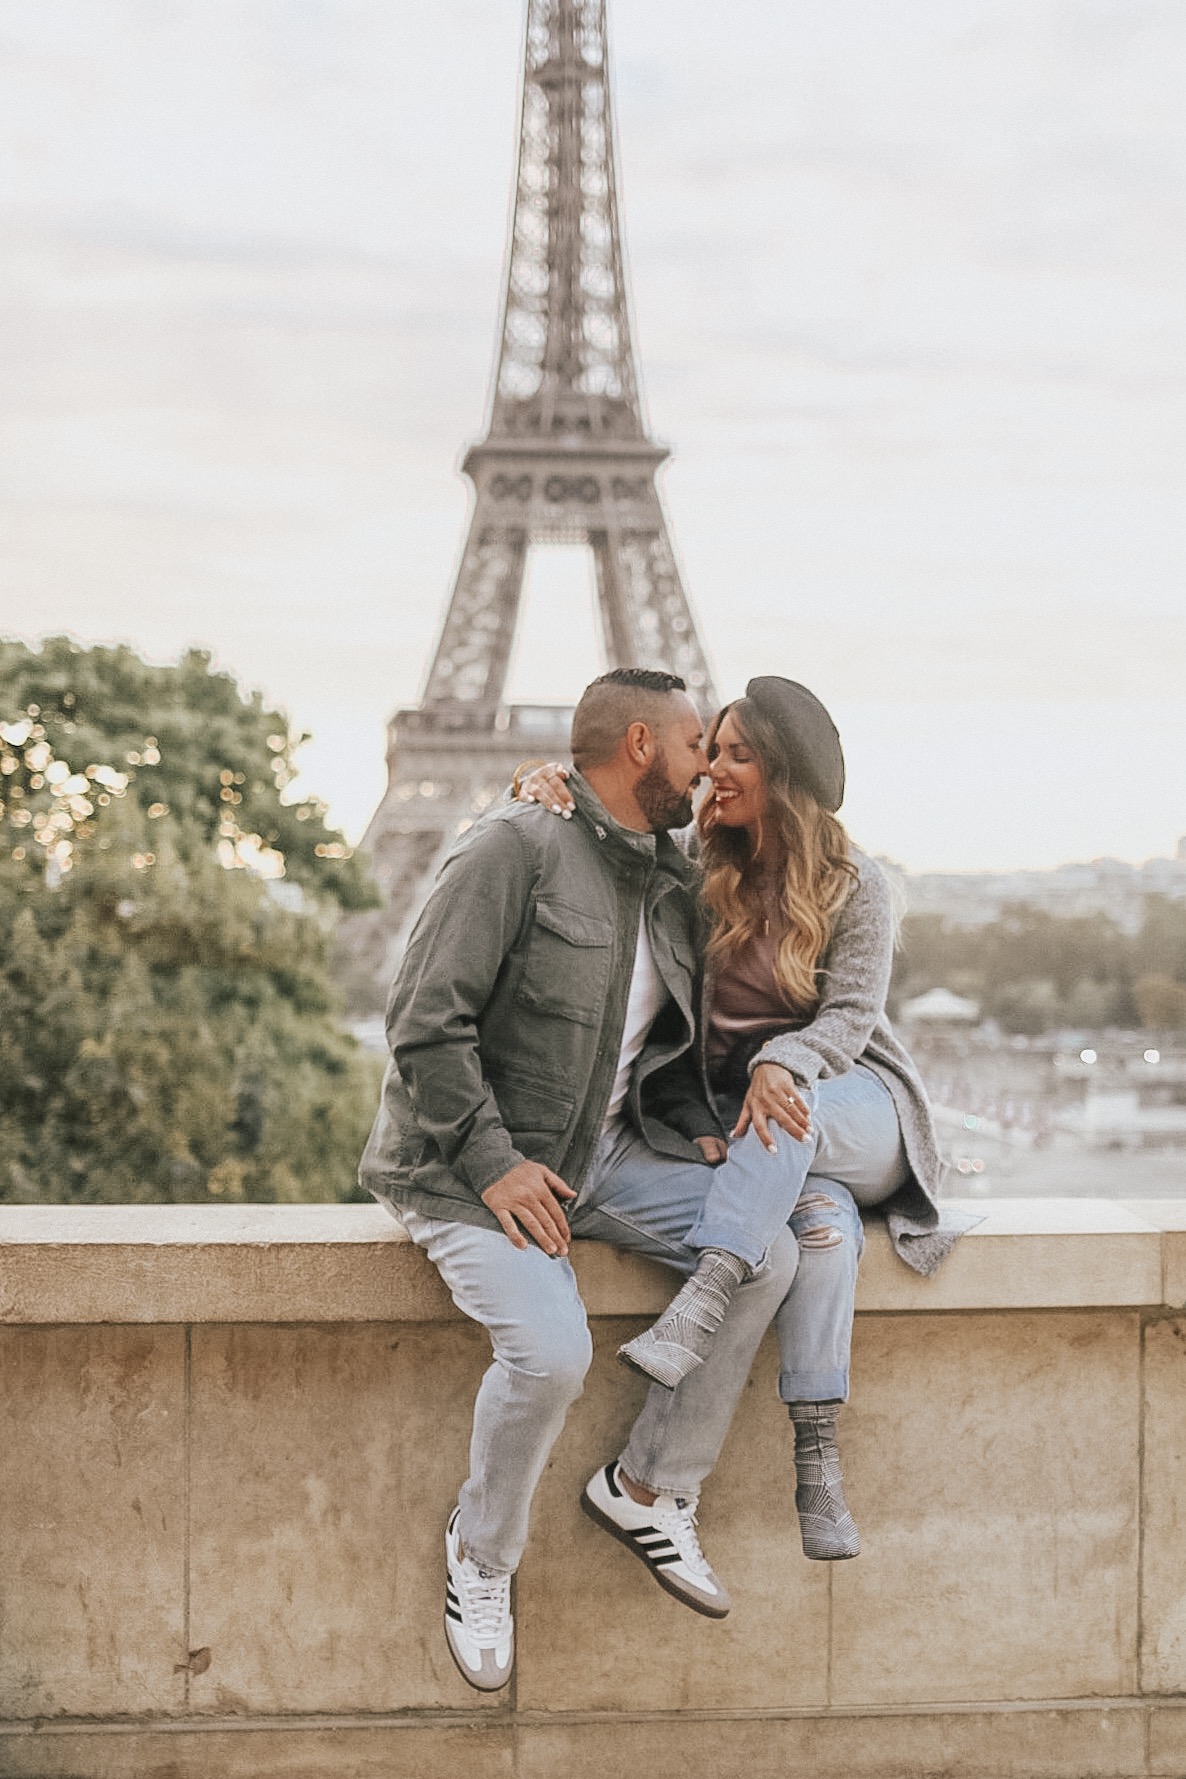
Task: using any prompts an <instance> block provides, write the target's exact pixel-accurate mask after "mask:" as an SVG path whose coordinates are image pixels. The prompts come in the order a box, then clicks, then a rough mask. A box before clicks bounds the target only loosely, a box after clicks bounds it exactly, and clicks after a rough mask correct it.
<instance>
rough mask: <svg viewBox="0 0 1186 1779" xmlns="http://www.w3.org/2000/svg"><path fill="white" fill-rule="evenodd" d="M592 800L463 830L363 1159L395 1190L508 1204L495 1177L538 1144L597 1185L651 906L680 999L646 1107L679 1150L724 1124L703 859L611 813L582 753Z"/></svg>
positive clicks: (376, 1188)
mask: <svg viewBox="0 0 1186 1779" xmlns="http://www.w3.org/2000/svg"><path fill="white" fill-rule="evenodd" d="M570 783H571V788H572V792H573V796H574V799H575V801H576V813H575V815H574V816H573V819H572V820H571V821H567V822H565V821H557V819H556V817H555V816H554V815H551V814H550V813H548V811H546V810H545V809H543V808H541V807H540V806H539V805H538V804H535V803H508V804H506V805H504V806H501V807H499V808H498V809H496V810H494V811H493V812H491V813H490V814H489V815H486V816H484V817H483V818H482V820H481V821H479V822H477V823H475V825H474V826H473V827H472V828H470V829H469V831H468V832H467V833H466V834H464V835H463V836H462V837H461V839H460V840H459V841H458V842H457V844H456V846H455V847H454V848H453V851H452V852H451V853H450V855H449V857H448V859H447V860H446V862H445V864H444V866H443V867H442V870H441V873H440V876H439V878H438V879H437V883H436V886H435V888H434V890H433V893H432V895H431V896H430V898H429V900H428V902H427V904H426V906H425V908H424V911H423V913H422V914H421V916H420V919H419V921H418V922H417V925H416V928H415V931H414V932H413V934H412V938H411V941H410V943H409V945H408V949H407V952H406V953H405V956H404V959H403V962H402V964H401V966H400V969H399V973H398V975H397V976H396V979H395V983H394V985H393V987H392V990H391V996H390V1000H389V1002H388V1010H387V1036H388V1042H389V1044H390V1046H391V1061H390V1062H389V1064H388V1067H387V1072H386V1074H385V1076H384V1080H383V1089H382V1096H381V1099H380V1104H379V1110H378V1113H377V1115H376V1117H375V1122H374V1125H373V1127H372V1130H371V1135H370V1139H369V1141H368V1142H367V1146H366V1149H365V1151H364V1153H363V1157H362V1161H361V1164H360V1167H359V1179H360V1181H361V1183H362V1185H363V1186H364V1187H366V1188H367V1190H368V1191H370V1192H372V1193H373V1194H374V1195H375V1196H376V1197H377V1198H380V1199H385V1200H387V1201H388V1202H389V1203H391V1204H392V1205H394V1206H395V1207H396V1208H398V1207H399V1206H401V1205H402V1206H409V1207H411V1208H413V1209H415V1210H418V1211H420V1212H421V1213H423V1214H424V1215H425V1216H430V1217H445V1218H449V1219H453V1220H457V1221H461V1222H468V1223H481V1224H488V1225H489V1226H491V1227H492V1228H498V1227H499V1225H498V1221H497V1219H496V1218H495V1216H494V1215H493V1213H492V1212H491V1211H489V1210H488V1209H487V1207H486V1206H485V1204H484V1203H483V1202H482V1198H481V1194H482V1193H483V1192H484V1191H485V1189H486V1188H487V1187H488V1186H491V1185H493V1184H494V1182H495V1181H496V1180H498V1179H501V1177H502V1176H503V1174H505V1173H507V1172H508V1171H509V1170H510V1169H511V1168H512V1167H514V1166H515V1165H516V1163H518V1162H519V1161H522V1160H524V1159H527V1160H531V1161H538V1162H542V1163H544V1165H545V1166H547V1167H549V1168H552V1169H553V1170H554V1171H555V1172H556V1173H558V1174H559V1175H560V1177H561V1178H562V1179H563V1180H564V1181H565V1182H566V1183H567V1184H568V1185H570V1186H572V1187H573V1188H574V1189H579V1187H580V1184H581V1181H582V1180H583V1178H584V1176H585V1174H586V1172H587V1170H588V1167H589V1164H590V1162H591V1160H592V1158H593V1153H594V1150H595V1148H596V1146H597V1141H598V1138H599V1136H600V1133H601V1128H602V1124H603V1122H604V1119H605V1113H606V1108H607V1106H608V1104H609V1098H610V1093H611V1090H612V1087H613V1082H614V1077H615V1075H616V1073H617V1067H618V1056H619V1052H620V1049H621V1036H622V1027H623V1023H624V1020H625V1014H626V1002H627V997H628V993H629V987H630V978H631V974H632V971H633V967H634V955H635V949H636V945H637V938H638V926H639V921H640V920H645V921H646V930H647V936H648V938H649V940H650V944H651V949H652V952H653V954H654V959H655V966H656V968H657V970H658V972H659V975H660V976H661V977H662V979H663V982H664V984H665V986H666V987H667V989H668V991H669V995H670V999H669V1000H668V1002H667V1005H666V1007H665V1008H664V1010H663V1011H662V1012H661V1013H660V1014H659V1016H658V1018H657V1019H656V1020H655V1023H654V1025H653V1026H652V1028H651V1032H650V1035H649V1037H648V1040H647V1043H646V1045H645V1046H644V1049H643V1051H642V1053H641V1055H640V1056H639V1058H638V1060H637V1062H636V1063H635V1066H634V1072H633V1079H632V1083H631V1089H630V1094H629V1097H628V1100H627V1105H626V1112H627V1115H628V1117H629V1118H630V1119H631V1121H632V1122H633V1124H634V1126H635V1128H636V1129H637V1130H638V1131H639V1132H640V1133H641V1134H642V1135H643V1136H644V1137H645V1139H646V1140H647V1142H648V1143H650V1145H651V1146H652V1147H653V1148H654V1149H656V1150H658V1151H659V1152H660V1153H661V1154H663V1155H669V1156H672V1157H674V1158H677V1159H679V1160H691V1161H699V1160H701V1159H702V1157H701V1153H700V1150H699V1149H697V1148H696V1147H695V1144H694V1142H693V1139H694V1138H695V1137H698V1136H708V1135H712V1136H719V1135H721V1126H720V1124H719V1123H718V1121H717V1119H716V1116H715V1114H714V1113H713V1112H712V1111H711V1110H710V1108H709V1107H708V1105H707V1104H706V1102H705V1098H704V1095H703V1093H702V1091H701V1088H700V1085H699V1082H698V1077H697V1072H696V1069H695V1066H694V1063H693V1034H694V1030H695V1013H694V1008H695V1004H696V976H697V968H698V946H697V920H698V914H697V906H696V896H695V881H694V867H693V866H691V865H690V864H689V863H688V861H687V860H686V859H685V858H684V856H683V854H682V853H681V852H680V850H679V848H678V847H677V846H676V845H675V843H674V842H673V841H672V840H671V838H670V837H669V836H668V835H667V834H640V833H636V832H634V831H633V830H632V829H629V828H624V827H622V826H620V824H619V823H617V822H616V821H614V819H613V818H612V816H610V815H609V814H608V812H607V811H606V809H605V808H604V806H603V804H602V803H601V802H600V800H599V799H598V798H597V797H596V796H595V795H594V793H593V791H592V790H591V789H590V787H589V786H588V785H587V784H586V783H585V781H584V779H583V778H582V777H581V775H580V774H579V773H577V772H574V773H573V775H572V778H571V781H570Z"/></svg>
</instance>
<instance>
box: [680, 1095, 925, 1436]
mask: <svg viewBox="0 0 1186 1779" xmlns="http://www.w3.org/2000/svg"><path fill="white" fill-rule="evenodd" d="M805 1097H806V1099H807V1100H808V1102H809V1104H810V1106H811V1134H810V1135H809V1136H808V1137H807V1138H805V1139H804V1141H802V1142H797V1141H796V1139H795V1138H794V1137H791V1136H788V1135H787V1133H786V1132H785V1131H778V1132H777V1133H776V1134H777V1143H778V1154H777V1155H771V1154H770V1152H769V1150H767V1149H765V1148H764V1147H763V1146H762V1144H761V1143H760V1142H759V1140H758V1138H757V1136H756V1134H755V1133H754V1131H753V1130H750V1131H748V1132H747V1133H746V1135H745V1136H744V1137H742V1138H741V1139H740V1140H738V1141H737V1142H734V1143H731V1144H730V1146H729V1159H728V1161H727V1162H725V1163H724V1164H723V1165H722V1166H721V1167H719V1168H718V1169H717V1170H716V1173H715V1174H714V1176H713V1183H712V1185H711V1187H710V1188H709V1192H708V1195H707V1197H706V1199H705V1201H704V1205H703V1208H702V1209H701V1212H700V1216H699V1218H698V1219H697V1222H696V1224H695V1226H694V1228H693V1229H692V1231H691V1233H690V1234H689V1236H688V1243H689V1245H690V1246H691V1247H694V1248H699V1249H704V1248H726V1249H728V1251H729V1252H730V1253H732V1254H737V1255H739V1256H740V1258H741V1259H743V1260H745V1261H746V1262H747V1263H748V1264H750V1265H751V1266H760V1265H761V1263H762V1261H763V1258H764V1256H765V1254H766V1251H767V1249H768V1248H769V1246H770V1243H771V1242H772V1241H773V1240H774V1238H775V1236H776V1235H777V1233H778V1231H779V1230H780V1229H781V1228H782V1227H783V1225H784V1224H786V1223H787V1222H788V1221H789V1223H790V1227H791V1232H792V1234H793V1235H794V1236H795V1238H796V1240H797V1242H798V1245H799V1270H798V1272H797V1273H796V1275H795V1281H794V1284H793V1285H792V1286H791V1289H790V1291H789V1292H788V1294H787V1296H786V1298H785V1299H784V1301H783V1304H782V1306H781V1308H780V1309H779V1311H778V1314H777V1315H776V1317H775V1321H774V1325H775V1329H776V1331H777V1334H778V1347H779V1361H780V1363H779V1380H778V1393H779V1395H780V1396H781V1398H782V1400H783V1401H784V1402H829V1401H837V1402H843V1401H845V1400H847V1397H848V1385H849V1358H850V1353H851V1349H852V1321H853V1308H854V1303H855V1298H856V1282H857V1266H858V1264H859V1262H860V1258H861V1252H862V1250H863V1248H864V1245H865V1237H864V1232H863V1230H862V1228H861V1218H860V1209H859V1208H858V1207H863V1208H865V1209H868V1208H871V1207H872V1206H874V1205H878V1204H882V1203H884V1202H885V1200H886V1199H887V1198H889V1197H890V1195H891V1194H892V1193H893V1192H895V1191H896V1190H897V1188H898V1187H899V1186H901V1185H902V1183H903V1182H904V1180H905V1179H906V1177H907V1173H908V1164H907V1161H906V1154H905V1150H904V1148H903V1145H902V1135H901V1131H900V1128H899V1125H898V1116H897V1112H896V1110H895V1108H894V1102H893V1100H892V1098H891V1096H890V1092H889V1089H888V1088H887V1087H886V1086H885V1085H884V1083H883V1082H882V1081H881V1080H880V1079H879V1078H878V1077H877V1076H876V1075H875V1074H874V1073H873V1072H872V1070H871V1069H867V1068H865V1067H864V1066H863V1065H862V1064H861V1063H857V1064H856V1066H855V1067H854V1068H852V1069H851V1070H850V1071H849V1072H848V1074H846V1075H838V1076H835V1077H833V1078H831V1079H829V1080H826V1081H821V1082H819V1083H818V1085H817V1086H816V1087H815V1088H814V1089H813V1090H812V1091H811V1092H809V1093H808V1094H806V1095H805ZM720 1110H721V1112H722V1116H723V1118H724V1120H725V1122H726V1128H732V1126H733V1125H734V1124H735V1123H736V1122H737V1115H738V1113H739V1112H740V1110H741V1101H740V1100H736V1101H734V1102H731V1103H729V1104H728V1105H725V1106H722V1107H721V1108H720Z"/></svg>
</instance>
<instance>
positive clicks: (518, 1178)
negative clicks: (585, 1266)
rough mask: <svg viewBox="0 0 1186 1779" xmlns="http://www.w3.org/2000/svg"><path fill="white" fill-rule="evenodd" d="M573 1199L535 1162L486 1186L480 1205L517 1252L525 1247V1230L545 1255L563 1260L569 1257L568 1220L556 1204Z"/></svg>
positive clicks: (572, 1194) (569, 1191)
mask: <svg viewBox="0 0 1186 1779" xmlns="http://www.w3.org/2000/svg"><path fill="white" fill-rule="evenodd" d="M575 1197H576V1193H575V1192H574V1191H573V1189H572V1187H571V1186H566V1185H565V1183H564V1181H563V1180H562V1179H561V1178H560V1175H559V1174H554V1173H553V1172H552V1170H551V1168H550V1167H544V1166H543V1164H542V1163H541V1162H538V1161H520V1162H518V1163H517V1164H516V1166H515V1167H513V1168H512V1169H511V1171H510V1173H509V1174H504V1175H503V1176H502V1178H501V1179H500V1180H495V1182H494V1184H493V1186H487V1188H486V1190H485V1192H483V1194H482V1203H483V1204H484V1205H487V1206H488V1207H489V1209H490V1210H492V1211H493V1212H494V1215H495V1216H496V1217H497V1218H498V1221H499V1222H500V1223H501V1225H502V1227H503V1230H504V1231H505V1233H506V1235H507V1237H508V1238H509V1240H510V1241H512V1242H513V1243H514V1245H515V1247H516V1248H525V1247H526V1246H527V1236H526V1235H524V1234H523V1230H524V1229H525V1230H526V1231H527V1234H528V1235H532V1236H534V1237H535V1239H536V1241H537V1242H538V1243H539V1245H540V1247H541V1248H542V1249H543V1251H544V1253H545V1254H551V1255H553V1256H562V1255H565V1254H567V1253H568V1244H569V1239H570V1236H569V1228H568V1219H567V1218H566V1217H565V1215H564V1213H563V1212H562V1211H561V1209H560V1206H559V1205H558V1204H557V1202H556V1200H557V1199H560V1198H575ZM520 1224H522V1226H523V1228H522V1229H521V1228H520V1227H519V1225H520Z"/></svg>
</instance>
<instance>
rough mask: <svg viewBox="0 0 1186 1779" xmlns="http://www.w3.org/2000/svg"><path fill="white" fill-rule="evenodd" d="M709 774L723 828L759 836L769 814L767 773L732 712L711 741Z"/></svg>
mask: <svg viewBox="0 0 1186 1779" xmlns="http://www.w3.org/2000/svg"><path fill="white" fill-rule="evenodd" d="M708 771H709V776H710V777H711V779H712V795H713V803H714V807H715V815H716V820H717V821H718V822H720V824H721V826H722V827H725V828H748V829H749V830H750V832H751V834H756V833H757V832H758V831H759V829H760V828H761V825H762V818H763V817H764V816H765V814H766V774H765V772H764V771H763V769H762V763H761V761H760V760H759V759H758V756H757V754H756V753H755V752H754V750H753V748H752V747H751V746H750V744H749V742H748V741H747V740H746V738H745V736H744V735H743V734H742V731H741V728H740V726H739V724H738V723H737V722H736V721H735V720H734V716H733V712H732V711H731V710H727V711H726V712H725V714H724V716H723V717H722V718H721V720H720V722H719V724H718V725H717V732H716V734H715V735H714V736H713V738H712V740H711V741H710V742H709V745H708Z"/></svg>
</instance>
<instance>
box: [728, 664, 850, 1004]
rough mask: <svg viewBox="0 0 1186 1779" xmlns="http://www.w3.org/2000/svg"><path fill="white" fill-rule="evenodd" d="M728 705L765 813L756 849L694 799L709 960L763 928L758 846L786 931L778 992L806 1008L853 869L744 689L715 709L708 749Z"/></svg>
mask: <svg viewBox="0 0 1186 1779" xmlns="http://www.w3.org/2000/svg"><path fill="white" fill-rule="evenodd" d="M730 712H732V715H733V720H734V722H735V723H736V724H737V727H738V728H739V729H740V731H741V733H742V735H743V737H744V739H745V741H746V743H747V745H748V746H749V748H750V749H751V751H752V752H753V754H754V757H755V758H756V759H757V761H758V763H759V765H760V766H761V768H762V775H763V778H764V781H765V785H766V816H765V820H764V823H763V832H762V834H761V836H760V840H759V847H758V849H757V851H755V850H754V849H753V848H752V847H751V843H750V837H749V834H748V833H747V832H746V830H745V829H744V828H728V827H726V826H725V825H724V824H723V823H721V822H718V821H717V820H716V811H715V806H714V803H713V799H712V798H711V797H708V798H706V799H705V801H704V802H703V803H702V804H701V806H700V814H699V818H698V826H699V829H700V858H701V863H702V865H703V868H704V887H703V897H704V901H705V903H706V904H707V907H708V910H709V913H710V915H711V917H712V922H713V931H712V936H711V938H710V939H709V942H708V955H709V958H710V959H712V960H713V961H714V962H719V961H721V960H727V959H728V958H730V957H733V956H734V955H735V954H736V953H737V952H738V950H740V948H741V946H743V945H744V944H745V943H746V942H747V941H748V940H750V939H754V938H756V937H757V936H758V935H759V934H760V933H762V932H763V931H764V930H765V924H766V919H767V911H766V908H765V907H764V906H763V896H762V891H763V878H764V876H765V873H764V872H762V871H760V870H759V869H758V868H757V859H758V854H759V853H760V855H761V858H762V861H763V863H767V862H768V863H769V864H770V865H772V866H773V868H774V870H775V871H776V873H778V872H780V873H781V882H780V897H779V899H780V902H781V905H782V913H783V916H784V921H785V931H784V933H783V935H782V938H781V939H780V941H779V943H778V947H777V949H776V951H775V954H774V975H775V980H776V981H777V983H778V985H779V987H780V988H781V990H782V992H783V994H784V995H785V997H786V998H787V1000H788V1001H789V1002H790V1003H791V1004H792V1005H793V1006H794V1007H795V1008H796V1009H797V1010H799V1011H801V1012H803V1013H808V1012H810V1011H811V1010H812V1009H813V1008H814V1006H815V1004H816V1002H817V1001H818V999H819V986H818V983H817V980H816V978H817V972H818V969H819V961H820V959H821V957H822V956H823V955H824V952H825V951H826V950H827V948H828V942H829V940H830V939H831V937H832V923H833V921H834V920H835V918H836V915H837V914H838V912H839V911H840V909H841V908H842V907H843V906H844V903H845V901H846V900H847V899H848V896H849V894H850V893H851V891H852V889H853V886H854V885H855V884H856V882H857V880H858V876H859V873H858V871H857V868H856V866H855V865H854V864H853V861H852V857H851V850H850V846H849V839H848V835H847V834H846V832H845V830H844V825H843V823H841V822H839V821H837V819H836V817H835V816H834V815H831V814H829V812H828V811H827V810H826V809H825V808H824V807H823V805H822V804H821V803H819V802H817V800H816V798H815V797H813V796H812V794H811V792H810V791H809V790H808V789H807V788H806V786H804V785H802V784H800V783H797V782H796V781H795V780H794V779H793V778H792V776H791V773H790V769H789V766H788V764H787V759H786V749H785V746H784V745H783V742H782V738H781V736H780V734H779V730H778V727H777V725H776V724H774V723H772V722H771V721H770V720H769V718H767V717H765V716H764V715H763V714H762V712H761V711H760V710H758V709H757V707H756V706H755V705H754V704H753V703H752V702H751V700H750V699H748V698H739V699H737V701H736V702H735V703H733V704H727V705H726V706H725V708H724V710H722V711H720V712H718V714H717V716H716V717H714V719H713V722H712V726H711V728H710V729H709V733H708V748H709V753H710V754H711V752H712V748H713V744H714V742H715V741H716V735H717V730H718V729H719V728H720V726H721V723H722V721H723V719H724V718H725V716H726V715H727V714H729V713H730Z"/></svg>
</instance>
